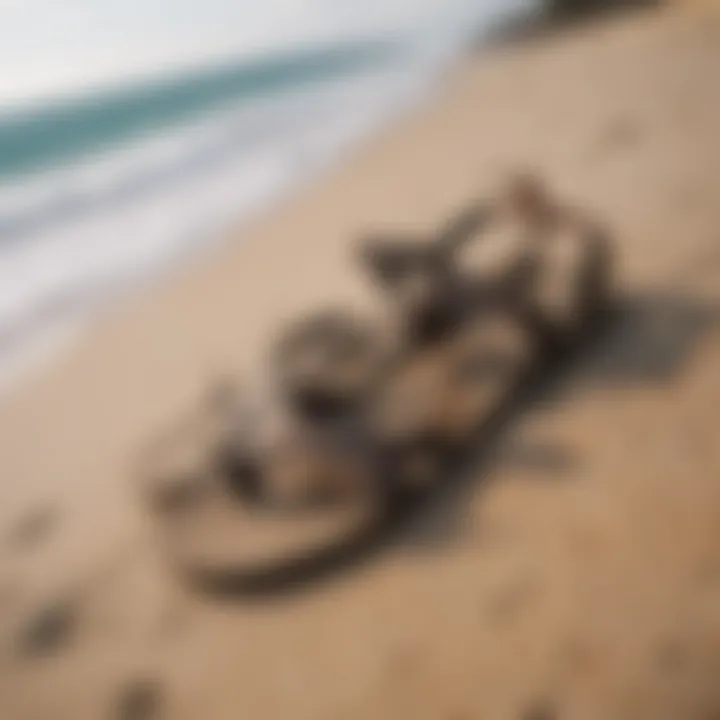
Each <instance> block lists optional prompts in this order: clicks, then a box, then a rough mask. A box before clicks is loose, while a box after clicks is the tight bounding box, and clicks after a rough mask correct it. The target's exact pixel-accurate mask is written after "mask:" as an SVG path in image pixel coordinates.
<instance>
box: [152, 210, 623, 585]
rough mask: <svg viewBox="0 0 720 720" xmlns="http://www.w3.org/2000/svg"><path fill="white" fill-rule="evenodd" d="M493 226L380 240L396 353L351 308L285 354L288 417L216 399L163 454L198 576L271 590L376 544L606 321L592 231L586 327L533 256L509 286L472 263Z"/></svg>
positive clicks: (276, 353)
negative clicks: (547, 369) (540, 299)
mask: <svg viewBox="0 0 720 720" xmlns="http://www.w3.org/2000/svg"><path fill="white" fill-rule="evenodd" d="M491 218H492V212H491V211H490V210H489V208H488V207H487V206H478V207H472V208H470V209H469V210H467V211H464V212H463V213H462V214H461V215H460V216H459V217H458V218H455V220H454V221H453V222H452V223H451V224H450V225H449V226H448V227H446V228H444V229H443V230H442V231H441V232H439V233H438V234H437V235H436V236H435V237H434V238H431V239H429V240H420V239H415V238H414V239H411V240H409V241H402V240H400V239H398V238H396V237H377V238H373V239H370V240H368V241H366V242H365V243H364V244H363V246H362V248H361V255H360V258H361V263H362V265H363V266H364V267H365V269H366V271H367V272H368V274H369V275H370V277H371V278H372V279H373V280H374V281H375V282H376V284H377V285H378V287H379V289H380V290H381V291H382V292H383V293H385V294H386V295H387V299H388V302H387V305H388V308H389V310H390V311H391V314H393V315H394V317H395V319H396V324H395V327H394V332H393V338H392V340H393V342H390V343H388V342H386V341H385V339H384V338H383V337H382V334H381V333H380V332H379V331H378V330H377V329H376V328H374V327H372V326H371V325H368V324H366V323H364V322H362V321H361V320H360V319H359V318H357V317H355V316H353V315H352V314H349V313H345V312H328V313H320V314H318V315H317V316H315V317H311V318H308V319H303V320H301V321H299V322H298V323H296V324H295V325H294V326H293V327H291V328H289V330H288V331H287V332H285V333H284V334H283V336H282V337H281V338H280V340H279V341H278V342H277V343H276V344H275V346H274V348H273V352H272V354H271V358H270V360H271V375H272V377H273V380H274V385H275V388H276V390H277V392H278V394H279V397H280V402H279V403H273V404H272V406H273V410H275V411H276V415H275V417H274V418H272V419H271V420H268V421H266V422H265V423H264V424H263V423H260V422H259V419H258V417H257V415H256V414H254V413H252V412H251V411H250V410H249V409H248V408H246V407H245V405H244V398H243V397H242V396H241V394H240V393H239V392H237V391H236V390H234V389H233V388H232V387H230V386H227V387H222V388H219V389H218V388H216V389H215V390H214V391H213V393H212V394H211V396H210V397H209V398H207V400H206V401H205V402H204V403H203V405H202V407H200V408H199V409H198V410H197V411H196V413H195V414H194V415H193V416H192V417H189V418H187V419H185V420H183V422H182V423H181V425H180V426H178V427H176V428H174V429H172V431H171V432H170V433H168V435H167V436H166V437H164V438H162V439H161V440H160V441H158V442H155V443H153V445H152V446H151V447H150V448H149V449H148V451H146V453H145V455H144V458H143V467H142V473H143V477H144V480H145V483H146V484H145V487H146V492H147V497H148V500H149V505H150V508H151V510H152V512H153V515H154V517H155V518H156V520H157V521H158V523H159V526H160V528H161V530H162V533H163V537H164V538H165V540H166V541H167V547H168V550H169V552H170V557H171V558H172V559H173V560H174V561H175V562H176V564H177V566H178V569H179V570H180V571H181V572H182V573H183V574H184V575H185V576H186V577H188V578H189V579H191V580H193V581H194V582H196V583H198V584H199V585H201V586H202V587H205V588H208V589H223V588H228V587H230V588H233V589H234V588H250V587H253V586H254V585H257V584H259V585H261V586H262V585H263V584H265V583H267V582H269V583H273V582H276V581H281V582H282V581H284V580H287V579H290V578H294V577H296V576H298V575H299V574H300V575H304V574H305V573H307V572H309V571H311V570H312V569H319V568H322V567H327V566H328V565H329V564H332V562H333V561H334V560H336V559H338V558H340V557H343V556H345V555H346V554H347V553H349V552H352V551H353V549H356V548H359V547H361V546H363V545H364V544H365V543H366V542H368V541H370V540H371V538H373V537H376V536H377V534H378V531H379V530H380V529H381V528H383V527H386V526H387V523H388V521H389V520H390V519H391V518H392V517H393V516H394V514H395V512H396V510H397V509H398V507H399V506H402V505H403V504H404V503H406V502H407V501H408V500H409V499H412V498H416V497H418V496H422V495H423V494H424V493H426V492H427V491H428V490H429V489H430V488H433V487H435V486H437V485H438V484H439V483H442V481H443V479H444V476H445V475H446V474H447V472H448V468H450V467H451V466H452V461H453V460H454V459H455V458H457V457H459V456H460V455H461V454H462V453H463V452H464V451H466V450H467V448H468V447H469V446H470V445H471V444H472V441H473V440H474V439H475V438H476V437H478V435H479V433H481V431H482V429H483V428H484V427H485V426H486V425H487V424H489V423H491V422H492V421H493V420H494V419H495V418H496V417H497V415H498V414H499V413H501V412H503V410H504V408H506V407H507V406H508V404H509V403H510V402H512V400H513V399H514V398H515V397H516V396H517V393H518V391H519V390H520V389H521V388H522V387H523V386H524V385H525V384H526V383H527V382H528V381H529V380H530V379H531V378H532V377H533V375H534V373H535V372H536V371H537V370H538V368H539V367H540V366H541V365H542V364H544V363H545V362H546V361H547V360H548V359H551V358H553V357H554V356H556V355H557V354H558V352H560V351H561V349H563V348H566V347H567V346H569V345H570V344H572V343H573V342H576V341H577V340H578V339H579V336H580V334H581V333H584V332H586V331H587V329H588V328H589V327H590V326H591V325H592V324H593V323H594V321H595V319H596V317H597V316H598V315H599V314H600V313H601V311H602V308H603V307H605V306H606V305H607V302H608V300H609V272H608V264H607V262H606V257H607V244H606V243H604V241H603V240H602V238H601V237H600V236H599V235H597V234H593V233H592V232H586V233H584V234H583V237H582V242H583V251H582V253H581V262H580V263H579V264H578V265H576V267H575V268H574V270H573V273H574V277H573V278H571V280H572V282H573V283H574V284H575V285H576V286H577V288H578V292H576V293H575V294H574V295H573V298H574V302H575V303H576V306H575V307H574V308H573V309H572V311H573V312H574V314H575V316H576V317H575V318H574V322H573V323H572V332H569V331H568V330H567V328H566V327H565V326H563V328H562V329H560V328H558V327H557V324H554V323H553V322H552V320H551V319H548V317H547V316H546V314H544V313H543V312H542V310H541V309H539V308H538V307H535V306H534V305H533V294H532V292H531V290H530V288H532V287H533V284H534V282H535V277H536V275H537V266H538V259H537V257H533V255H532V253H530V254H527V255H524V256H523V257H522V258H519V259H518V261H517V262H514V263H513V264H512V267H510V268H509V269H508V270H507V271H505V272H503V273H501V276H500V277H496V278H492V279H491V280H488V278H486V277H484V278H482V279H479V278H478V277H477V276H476V275H475V274H473V272H472V269H471V268H470V269H469V268H467V267H465V266H464V264H463V259H462V250H463V248H464V247H466V246H467V244H468V243H470V242H478V241H479V240H478V236H479V235H480V234H481V233H482V231H483V229H484V228H485V227H486V226H487V224H488V223H489V222H490V220H491Z"/></svg>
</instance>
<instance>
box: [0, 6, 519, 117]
mask: <svg viewBox="0 0 720 720" xmlns="http://www.w3.org/2000/svg"><path fill="white" fill-rule="evenodd" d="M512 1H513V2H515V3H516V4H517V2H518V0H512ZM508 4H509V0H0V105H2V106H8V105H12V104H14V103H23V102H25V101H27V100H32V99H35V98H42V97H43V96H48V95H50V96H51V95H54V94H63V93H66V92H72V91H74V90H77V89H80V88H84V87H88V86H92V85H93V84H99V83H102V82H104V81H106V80H108V79H123V78H131V77H134V76H141V75H147V74H153V73H159V72H162V71H164V70H165V69H167V68H171V67H173V68H174V67H178V66H182V65H193V64H197V63H199V62H205V61H212V60H216V59H220V58H227V57H239V56H240V57H241V56H243V55H248V56H251V55H256V54H260V53H263V52H274V51H277V50H279V49H283V48H285V49H287V48H292V47H294V46H298V45H303V44H312V43H316V42H322V41H335V40H343V39H350V38H358V37H359V38H363V37H368V36H370V37H372V36H375V35H378V34H380V35H383V34H388V33H389V34H394V33H397V32H398V31H400V32H402V31H413V30H416V29H418V28H422V27H426V28H432V27H433V26H435V24H436V23H437V22H438V21H439V20H443V19H447V18H449V17H452V16H453V15H454V14H457V13H460V12H464V11H465V12H466V11H467V10H468V8H470V7H473V6H474V7H475V8H477V7H478V6H480V7H482V6H495V7H498V6H499V7H503V6H507V5H508ZM510 4H512V3H510Z"/></svg>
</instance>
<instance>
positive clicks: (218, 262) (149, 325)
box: [0, 3, 720, 720]
mask: <svg viewBox="0 0 720 720" xmlns="http://www.w3.org/2000/svg"><path fill="white" fill-rule="evenodd" d="M687 5H688V7H685V6H684V4H683V5H682V6H681V7H677V8H676V7H669V8H663V9H662V10H648V11H643V12H638V13H628V14H625V15H622V16H618V17H613V18H609V19H603V20H598V21H596V22H593V23H587V24H582V25H579V26H573V27H569V28H562V29H557V30H552V31H548V32H545V33H539V34H538V35H537V36H535V37H530V38H527V39H525V40H522V41H515V42H510V43H504V44H503V43H500V44H498V45H497V46H495V47H492V48H490V49H488V50H486V51H483V52H482V53H478V55H477V56H476V57H474V58H472V59H469V60H468V61H467V62H465V64H464V65H463V66H462V67H461V68H459V69H458V70H457V72H455V73H454V74H453V75H451V76H450V77H448V78H447V81H446V82H445V84H444V86H443V88H442V90H441V92H440V93H439V94H438V95H436V96H435V97H434V98H433V99H432V101H431V102H430V103H428V104H427V106H426V107H423V108H421V109H420V110H418V111H417V112H415V114H414V115H413V116H412V117H409V118H406V119H404V120H402V121H401V122H399V123H396V124H395V125H394V126H393V127H391V128H390V129H389V130H387V131H386V132H385V133H383V134H382V135H381V136H380V137H376V138H375V139H374V140H373V141H372V142H370V143H369V144H368V145H367V146H366V147H364V148H362V149H361V150H360V151H359V152H357V153H356V154H355V155H354V156H353V157H352V158H351V159H350V160H349V161H348V162H346V163H345V164H344V165H343V166H342V168H340V169H338V170H336V171H334V172H333V173H332V174H331V175H328V176H326V177H325V178H324V179H322V180H321V181H320V182H318V183H315V184H313V185H312V186H311V187H309V188H307V189H305V190H304V191H303V192H302V193H301V194H300V195H299V196H297V197H295V198H294V199H293V200H292V201H291V202H290V203H289V204H286V205H285V206H283V207H282V208H281V209H280V210H278V211H277V212H272V213H271V214H269V215H268V216H267V217H263V218H260V219H258V220H256V221H255V222H253V223H252V224H251V225H249V226H247V227H244V228H243V229H242V230H241V232H239V233H238V234H237V237H233V238H229V239H228V242H226V243H224V244H223V245H222V246H220V247H218V248H216V249H214V250H213V251H211V252H210V253H208V254H207V255H205V256H203V257H202V258H201V259H200V260H198V261H197V262H195V263H194V264H192V265H190V266H187V267H185V268H183V269H181V270H178V271H176V272H175V273H174V274H173V275H172V276H170V277H166V278H164V279H163V280H162V281H161V282H159V283H157V284H154V285H152V286H148V287H146V288H144V289H141V290H139V291H137V292H136V293H135V294H134V295H133V296H132V297H130V298H129V299H126V300H123V302H122V303H120V304H118V305H117V306H115V307H113V308H112V309H111V310H110V311H108V312H107V313H106V314H105V316H104V317H103V318H102V321H101V322H99V323H96V324H95V325H94V326H93V327H92V328H91V330H90V331H89V332H88V333H86V334H85V335H83V337H82V338H81V339H80V341H79V342H77V343H75V344H73V345H72V346H71V347H69V348H68V349H67V350H66V351H65V352H64V353H63V354H62V355H61V356H60V357H58V358H57V359H56V360H54V361H53V362H52V363H51V364H49V365H48V366H47V367H43V368H42V369H41V370H39V371H38V372H36V373H34V374H33V376H32V377H31V378H29V379H28V380H27V381H26V382H23V383H21V384H19V385H18V386H17V387H15V388H14V389H13V390H12V391H11V392H10V393H9V394H7V395H6V396H4V397H3V398H2V400H0V476H2V478H3V482H2V489H1V490H0V717H2V718H3V720H25V719H27V720H65V718H67V719H68V720H85V719H87V720H101V719H102V718H136V719H139V718H167V719H172V720H176V719H177V720H181V719H182V720H184V719H187V720H196V719H197V720H199V719H200V718H202V720H226V719H229V718H252V719H253V720H266V719H267V720H273V719H275V718H277V719H278V720H279V719H281V718H282V719H285V718H289V717H292V718H295V720H305V719H307V720H324V719H326V718H327V720H331V719H332V720H340V719H341V718H342V719H343V720H350V719H357V720H366V719H369V718H372V719H373V720H382V719H383V718H388V719H390V718H392V719H395V720H397V719H400V718H412V720H424V719H427V720H481V719H490V718H491V719H492V720H504V719H507V720H514V719H517V720H551V719H552V718H571V719H572V720H581V719H584V718H588V719H591V718H598V719H603V720H605V719H607V720H621V719H622V718H628V719H638V720H640V719H645V718H652V719H653V720H661V719H663V718H667V719H668V720H669V719H677V720H691V719H693V718H698V719H699V720H700V719H703V720H707V719H708V718H714V717H717V716H719V715H720V684H719V683H718V680H717V678H718V677H719V676H720V426H719V425H718V402H719V401H720V373H718V363H719V362H720V305H719V304H718V303H720V204H718V197H720V134H719V133H718V128H720V82H718V78H720V15H718V14H715V13H714V12H713V11H712V9H708V8H710V4H709V3H707V4H703V3H698V7H697V8H695V7H694V6H691V4H690V3H688V4H687ZM516 167H521V168H524V167H528V168H532V169H537V170H539V171H540V172H542V174H543V175H544V176H546V177H547V178H548V180H549V182H550V183H551V185H552V186H553V187H554V188H556V189H557V192H558V193H560V194H562V195H563V196H564V197H566V198H567V199H569V200H570V201H572V202H575V203H577V204H578V205H581V206H583V207H586V208H588V210H589V211H591V212H592V213H593V214H594V215H595V216H597V217H599V218H601V219H602V220H603V221H605V222H606V223H607V224H608V226H609V227H610V228H611V229H612V231H613V233H614V236H615V238H616V241H617V245H618V251H619V264H620V277H621V282H622V287H623V292H624V294H625V296H626V297H625V299H624V300H623V310H622V317H621V320H620V322H619V326H618V327H617V328H615V329H614V330H613V331H612V332H611V333H610V336H609V337H608V338H606V339H605V340H604V341H603V343H601V344H600V346H598V348H597V350H596V352H595V353H593V354H592V357H589V358H587V359H584V360H583V361H582V362H579V363H578V364H577V366H576V367H574V368H573V369H572V372H569V373H568V374H567V377H566V378H563V379H562V381H561V382H560V383H559V385H560V387H559V388H554V389H553V391H552V392H548V398H547V401H546V402H540V403H538V404H536V405H534V406H533V407H532V408H531V409H528V411H527V412H526V413H524V414H523V416H522V417H521V418H520V419H519V421H518V422H517V423H516V424H513V426H512V427H511V428H510V430H509V431H508V433H506V434H505V435H504V436H503V437H502V438H501V439H500V441H499V444H498V451H497V452H496V453H494V454H493V457H492V461H491V462H488V463H483V465H482V467H479V468H478V469H477V473H476V474H477V482H475V483H471V484H469V485H468V486H467V487H466V488H465V489H464V490H463V492H461V493H455V494H454V495H453V497H448V498H447V501H446V502H445V501H444V502H442V503H440V504H439V506H438V507H437V508H435V509H434V512H432V513H429V514H428V515H427V516H424V517H422V518H419V519H418V522H417V527H416V528H414V529H413V532H412V533H408V537H407V538H403V539H401V540H399V541H397V542H395V543H393V544H392V546H389V547H387V548H386V549H384V551H383V552H380V553H378V554H377V555H376V556H375V557H373V558H371V559H369V561H368V562H367V563H364V564H363V565H362V566H361V567H357V568H350V569H348V571H347V572H343V573H339V574H338V576H337V577H336V578H330V579H329V580H327V581H325V582H323V583H321V584H318V585H316V586H310V587H308V588H306V589H305V590H304V591H303V592H301V593H297V594H292V595H288V596H282V597H279V598H273V599H267V598H266V599H263V600H257V599H256V600H254V601H252V602H248V601H245V602H223V603H220V602H210V601H208V600H205V599H203V598H201V597H197V596H195V595H194V594H192V593H190V592H188V591H187V590H186V589H185V588H183V587H182V586H181V585H180V584H179V583H178V582H176V580H175V578H174V577H173V575H172V573H170V572H169V570H168V568H167V567H166V564H165V563H164V561H163V556H162V552H161V549H160V547H159V545H158V543H157V542H156V537H155V534H154V531H153V526H152V523H151V522H150V520H149V518H148V517H147V516H146V515H145V514H144V511H143V508H142V503H141V502H140V499H139V495H138V488H137V478H136V477H135V473H134V467H133V464H134V462H135V459H136V457H137V452H138V450H139V449H140V448H141V447H142V446H143V445H144V443H145V442H146V441H147V440H148V438H150V437H152V436H153V435H155V434H157V432H158V431H159V430H161V429H162V428H163V426H164V425H166V424H167V423H168V421H170V422H171V421H172V419H173V418H174V417H177V416H178V414H179V413H181V412H183V410H184V409H185V408H186V407H188V406H190V405H191V404H192V403H193V402H194V401H195V399H196V398H197V397H198V396H199V395H200V394H201V393H202V392H203V391H204V389H205V388H206V387H207V385H208V384H209V383H210V382H212V381H213V380H214V379H216V378H217V377H218V376H222V375H224V374H231V375H233V376H237V377H244V378H247V381H248V382H250V383H252V382H253V378H255V377H257V375H258V373H260V372H261V370H262V367H263V364H264V358H265V355H264V353H265V347H266V345H267V343H268V341H269V340H270V339H271V338H272V337H273V334H274V333H277V331H278V328H279V327H280V324H281V323H283V322H284V321H286V320H288V319H290V318H292V317H295V316H296V315H298V314H299V313H302V312H304V311H306V310H313V309H315V308H317V307H318V306H323V305H326V304H344V305H350V306H355V307H357V308H360V309H362V310H365V311H367V312H378V306H377V304H376V303H377V301H376V299H375V298H374V297H373V294H372V288H371V287H370V286H369V285H368V283H367V282H366V281H364V280H363V278H362V277H361V274H360V273H359V272H358V271H357V269H356V263H355V261H354V256H353V250H354V247H355V246H354V243H355V241H356V239H357V238H358V237H361V236H362V235H363V233H366V232H370V231H374V230H377V229H389V230H399V231H405V230H408V231H421V232H422V231H426V230H428V229H432V228H434V227H436V226H437V225H438V224H439V223H441V222H442V221H443V220H445V219H447V218H448V217H450V216H451V215H452V213H453V212H455V211H456V210H457V209H459V208H461V207H462V206H463V205H464V204H466V203H468V202H470V201H472V200H473V199H474V198H476V197H478V196H481V195H483V194H484V193H486V192H489V191H491V190H492V188H493V187H494V184H495V183H496V182H497V179H498V177H499V176H502V174H503V173H505V172H507V171H508V170H509V169H512V168H516ZM52 608H55V609H57V608H61V609H63V612H61V613H60V615H62V618H61V619H60V620H58V621H57V624H58V625H59V626H60V629H59V630H58V635H59V637H60V640H59V642H58V643H57V644H58V647H57V648H55V649H54V650H53V651H52V652H49V653H43V652H42V651H38V652H36V651H34V649H33V647H32V646H33V642H32V641H31V639H30V640H28V638H27V637H26V635H27V633H26V632H25V629H26V628H27V627H28V623H31V622H32V621H33V619H34V618H37V617H38V614H42V613H46V612H47V610H48V609H52ZM56 629H57V628H56ZM28 646H30V647H28ZM132 713H135V714H132ZM143 713H145V714H143Z"/></svg>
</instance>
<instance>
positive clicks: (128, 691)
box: [113, 680, 162, 720]
mask: <svg viewBox="0 0 720 720" xmlns="http://www.w3.org/2000/svg"><path fill="white" fill-rule="evenodd" d="M161 700H162V692H161V690H160V687H159V686H158V685H157V684H156V683H155V682H153V681H152V680H136V681H134V682H132V683H130V684H129V685H127V686H126V687H125V688H124V689H123V691H122V692H121V693H120V697H119V698H118V701H117V706H116V710H115V714H114V715H113V717H114V718H116V720H157V719H158V718H160V717H161V715H160V713H161Z"/></svg>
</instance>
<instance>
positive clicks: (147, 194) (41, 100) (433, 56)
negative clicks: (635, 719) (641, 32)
mask: <svg viewBox="0 0 720 720" xmlns="http://www.w3.org/2000/svg"><path fill="white" fill-rule="evenodd" d="M256 5H257V3H255V2H254V0H253V1H252V2H251V0H235V1H234V2H231V1H230V0H204V1H203V2H202V3H199V2H189V1H186V2H184V1H183V0H178V2H177V3H175V4H174V6H173V7H174V15H173V16H171V17H170V16H168V15H167V12H165V11H166V9H167V5H164V4H163V3H162V2H161V1H160V0H145V2H144V3H142V4H141V3H139V2H133V1H131V0H125V2H124V3H120V2H119V1H118V0H70V1H69V2H68V3H57V2H51V1H50V0H23V2H20V0H0V65H2V67H3V68H4V74H3V78H2V80H0V389H2V388H7V387H10V386H11V385H12V383H14V382H17V381H18V380H19V379H20V378H21V377H23V376H24V375H26V374H27V372H28V370H29V369H31V368H32V367H37V365H38V363H39V362H41V361H45V360H47V358H49V357H50V356H51V354H52V349H54V348H55V349H56V348H58V347H60V346H61V345H62V344H63V343H67V342H70V341H71V340H72V339H73V338H74V337H75V336H76V335H77V333H78V332H81V331H82V329H83V328H84V327H86V326H87V323H88V322H90V321H91V320H93V319H97V318H99V317H101V314H100V311H101V310H102V309H103V308H106V307H107V306H108V304H109V303H111V302H114V301H115V300H116V299H117V298H118V297H121V296H122V294H123V293H126V292H127V291H128V290H130V289H131V288H133V287H134V286H136V285H137V284H138V283H142V282H148V281H150V280H152V279H153V278H154V277H156V276H157V275H158V273H160V272H162V271H164V270H167V269H168V268H170V267H172V266H173V265H174V264H175V263H179V262H186V261H188V259H190V258H191V257H192V256H193V255H195V254H196V253H199V252H202V251H203V250H205V249H207V248H208V247H210V246H212V245H213V244H214V243H217V242H219V241H220V240H221V239H223V238H224V237H226V236H227V230H228V228H229V227H230V226H234V225H236V224H237V223H239V222H241V221H242V220H244V219H247V218H250V217H252V216H253V214H256V213H258V212H260V211H262V210H264V209H266V208H268V207H269V206H270V205H271V204H273V203H277V202H279V201H280V200H281V199H282V198H283V197H285V196H287V194H288V193H291V192H292V191H293V190H295V189H297V188H298V187H300V186H301V185H302V183H304V182H307V181H308V179H310V178H313V177H315V176H317V175H319V174H320V173H322V172H323V171H326V170H327V169H328V168H330V167H331V166H332V165H333V164H334V163H337V162H338V161H340V160H341V159H342V157H343V156H344V155H345V154H346V153H347V152H349V151H351V150H352V149H353V148H355V147H356V146H357V145H358V143H360V142H362V141H363V140H365V139H367V138H368V137H369V136H371V135H372V133H373V132H375V131H377V130H378V129H380V128H382V127H384V126H386V125H387V123H389V122H392V120H393V119H394V118H397V117H398V116H399V114H401V113H404V112H407V111H408V110H409V109H410V108H412V107H413V106H414V105H415V104H417V103H419V102H422V101H423V100H424V99H425V98H427V97H428V95H429V93H431V91H432V88H433V87H435V86H437V84H438V83H439V82H440V81H441V78H442V76H443V72H444V71H445V70H446V69H447V67H448V66H449V65H450V64H452V63H453V62H454V61H455V59H456V58H457V57H458V56H459V54H460V53H461V52H462V51H463V49H464V47H465V46H466V45H467V44H468V43H469V42H474V41H475V40H476V38H477V36H478V35H479V34H481V33H482V32H483V31H487V32H489V31H490V30H491V28H492V27H494V26H495V24H496V23H498V22H501V21H503V20H505V19H506V18H507V17H508V16H509V15H511V14H516V13H519V12H526V11H528V10H532V8H533V7H534V6H535V3H533V2H532V1H531V0H415V1H414V2H413V0H385V1H384V2H380V1H379V0H366V1H365V2H363V3H353V4H350V3H342V2H332V3H331V2H330V0H267V1H266V2H265V3H262V4H261V5H262V7H261V8H258V7H256ZM61 6H62V7H61ZM8 70H9V71H10V72H8Z"/></svg>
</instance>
